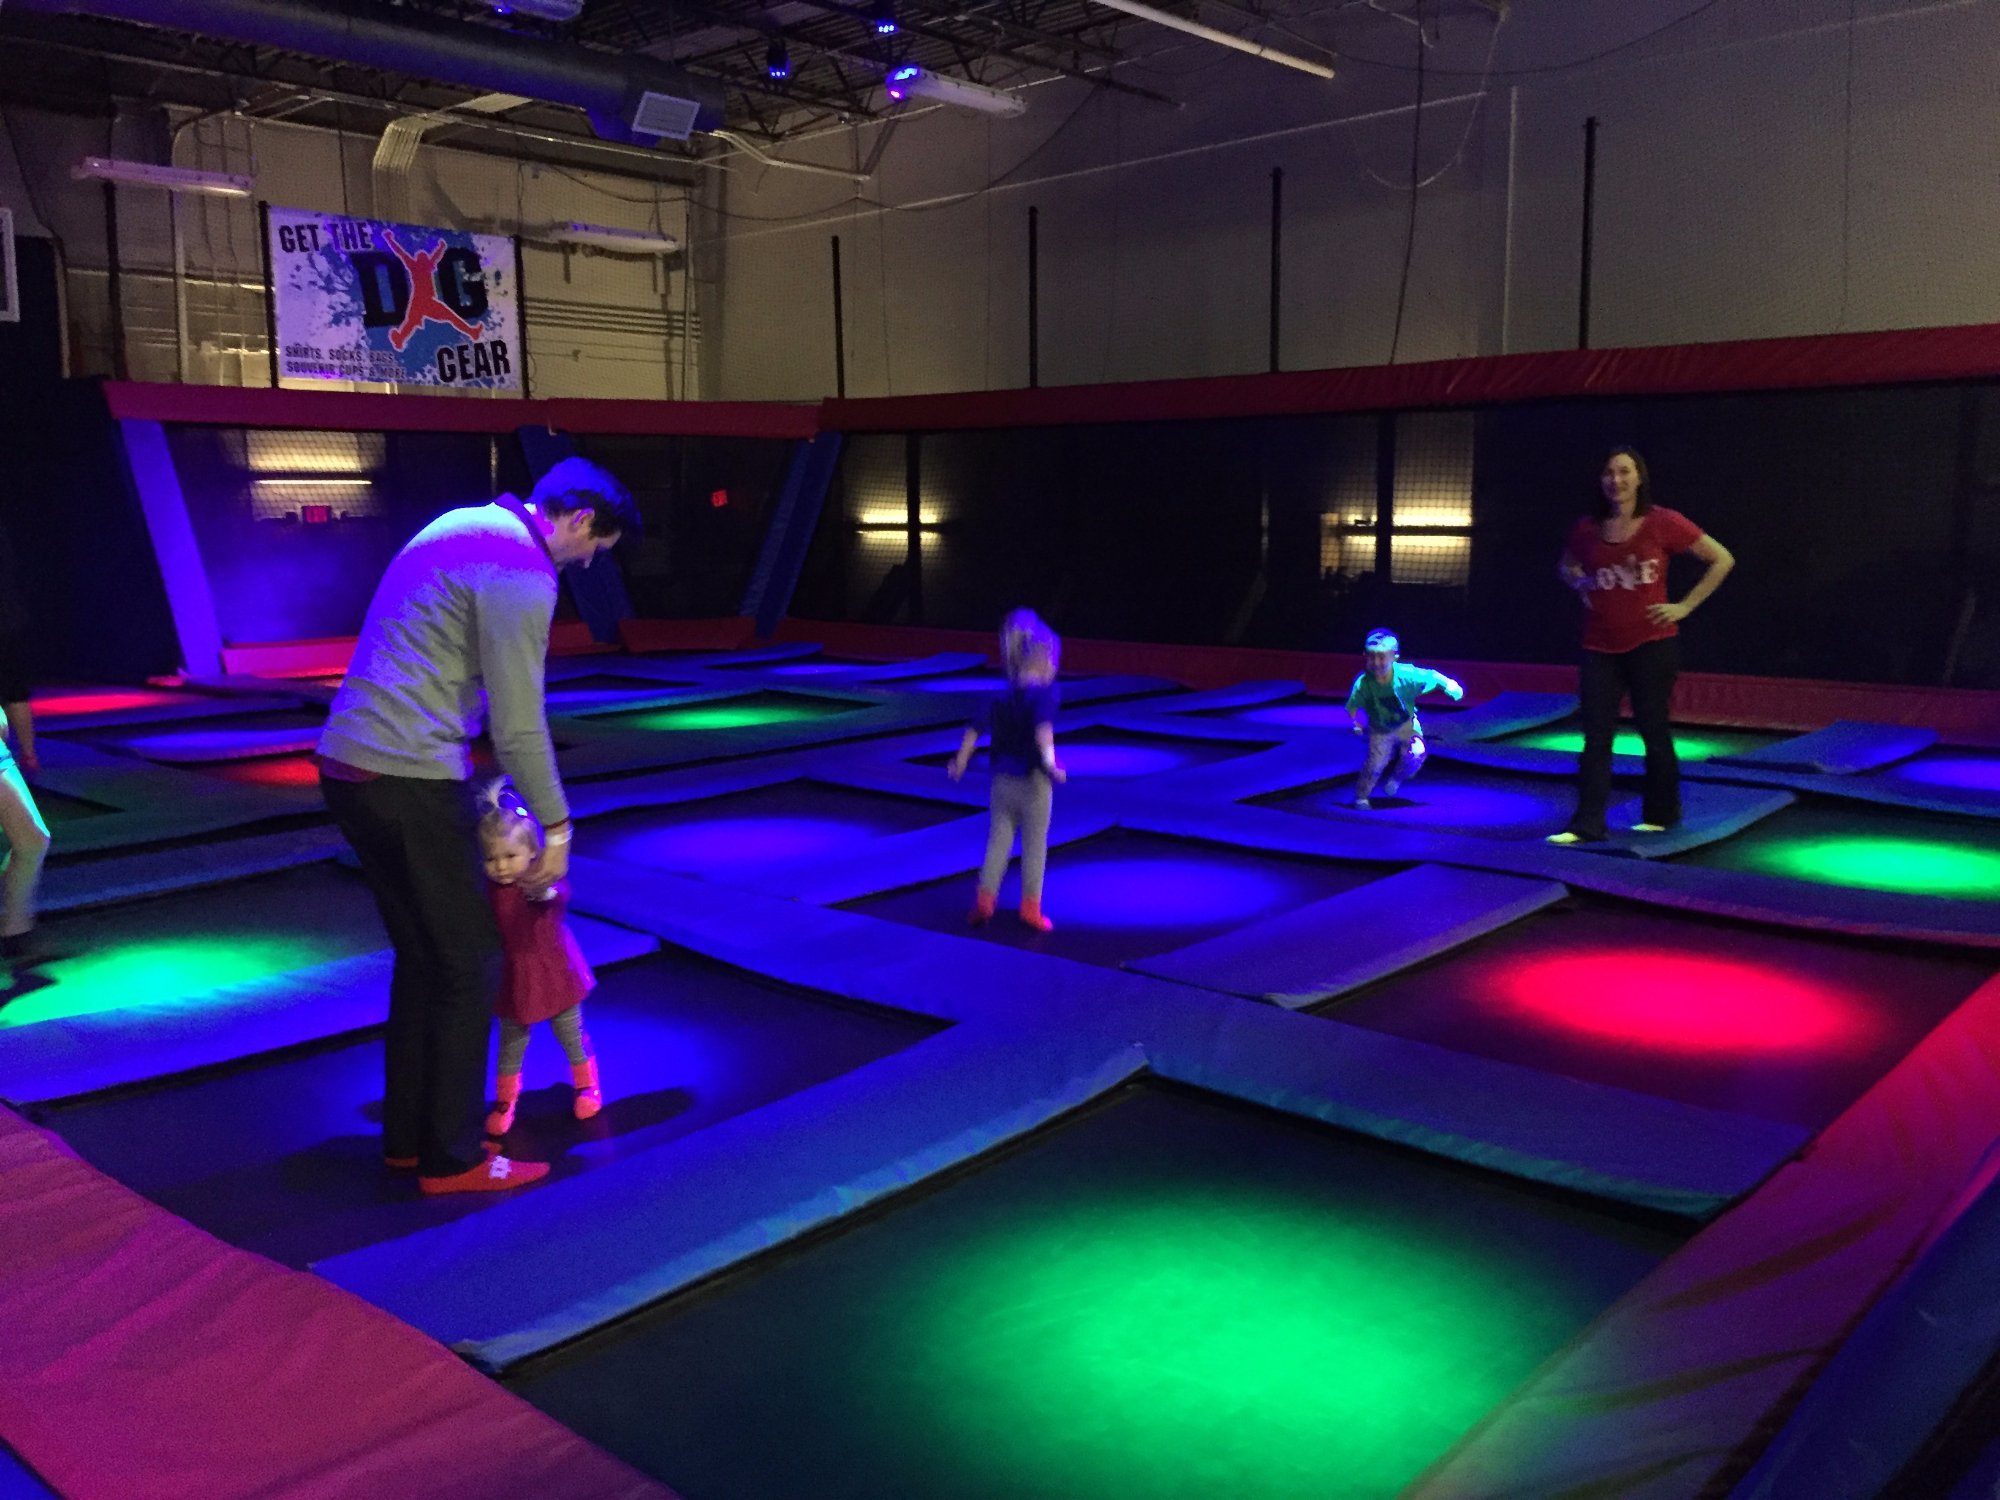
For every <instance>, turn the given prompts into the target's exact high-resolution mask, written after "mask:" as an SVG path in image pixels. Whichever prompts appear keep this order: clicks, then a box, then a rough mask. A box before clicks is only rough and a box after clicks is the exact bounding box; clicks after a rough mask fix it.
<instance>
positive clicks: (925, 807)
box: [584, 781, 968, 876]
mask: <svg viewBox="0 0 2000 1500" xmlns="http://www.w3.org/2000/svg"><path fill="white" fill-rule="evenodd" d="M967 812H968V809H966V808H965V807H962V806H956V805H954V804H952V803H948V802H926V801H924V800H922V799H920V798H916V797H898V796H892V795H890V794H887V793H881V792H864V791H857V790H854V789H852V788H849V787H840V786H832V785H829V784H827V783H825V782H817V781H787V782H780V783H778V784H776V785H774V786H765V787H757V788H755V789H754V790H751V791H745V792H730V793H727V794H725V795H723V796H719V797H700V798H695V799H693V800H691V801H686V802H671V803H659V804H654V805H650V806H643V807H631V808H625V809H623V810H621V811H618V812H611V813H601V814H599V815H597V816H595V817H591V818H587V819H585V821H584V830H585V834H586V836H587V837H588V838H589V840H590V847H591V851H592V853H593V854H594V855H597V856H600V857H602V858H604V859H608V860H614V861H617V862H620V863H623V864H633V865H644V866H646V867H648V868H651V869H655V870H671V871H673V872H675V873H677V874H687V875H711V876H714V875H728V874H730V873H732V872H735V871H740V870H744V869H748V868H750V867H752V866H754V865H760V864H765V863H768V862H770V861H773V860H782V859H803V858H807V857H809V856H813V855H831V854H837V853H839V852H840V851H842V850H846V849H859V848H861V847H862V846H863V845H864V844H867V843H869V842H871V841H873V840H875V839H878V838H886V837H888V836H890V835H892V834H898V833H908V832H911V831H912V830H914V829H918V828H929V827H931V826H933V825H935V824H938V823H948V822H951V821H953V820H955V819H960V818H963V817H965V816H966V815H967Z"/></svg>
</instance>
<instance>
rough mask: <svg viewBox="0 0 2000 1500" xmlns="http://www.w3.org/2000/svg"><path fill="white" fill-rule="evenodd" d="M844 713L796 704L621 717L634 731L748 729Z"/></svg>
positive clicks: (705, 706) (842, 708) (715, 706)
mask: <svg viewBox="0 0 2000 1500" xmlns="http://www.w3.org/2000/svg"><path fill="white" fill-rule="evenodd" d="M845 712H847V705H845V704H840V705H829V706H828V707H826V708H820V707H819V706H817V705H806V704H797V703H699V704H692V705H690V706H688V707H686V708H661V709H655V710H653V711H652V712H651V713H642V714H628V715H621V718H622V721H623V722H624V723H627V724H630V725H631V726H632V727H633V728H635V729H663V730H688V729H748V728H752V727H754V726H756V725H759V724H795V723H800V722H803V721H805V720H810V719H826V718H831V717H832V716H833V715H835V714H840V713H845Z"/></svg>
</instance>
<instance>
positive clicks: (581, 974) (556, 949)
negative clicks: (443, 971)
mask: <svg viewBox="0 0 2000 1500" xmlns="http://www.w3.org/2000/svg"><path fill="white" fill-rule="evenodd" d="M486 889H487V893H488V895H489V896H491V898H492V901H493V919H494V921H496V922H498V923H499V924H500V947H501V951H502V952H503V953H504V954H505V955H506V959H507V966H506V973H505V975H504V977H503V978H502V979H501V981H500V1000H499V1003H498V1004H496V1005H495V1006H494V1007H493V1009H494V1012H495V1013H496V1014H497V1015H498V1016H499V1017H500V1019H501V1020H503V1021H513V1022H515V1023H516V1024H518V1025H521V1026H532V1025H534V1024H535V1023H536V1022H537V1021H546V1020H548V1019H549V1018H550V1017H552V1016H558V1015H561V1014H562V1013H563V1012H564V1011H566V1010H568V1009H569V1008H570V1007H571V1006H572V1005H575V1004H577V1003H578V1002H579V1001H581V1000H582V999H583V997H584V996H585V995H588V994H589V993H590V992H591V990H592V988H593V987H594V986H595V985H596V984H597V979H596V977H595V976H594V975H592V974H591V972H590V965H589V964H587V963H585V962H584V961H583V950H582V949H580V948H578V947H577V945H576V938H575V937H574V936H572V935H571V933H570V930H569V924H568V923H567V922H565V921H564V920H563V915H564V913H566V912H567V911H568V910H569V882H568V881H566V880H563V881H558V882H557V883H556V884H555V885H554V886H553V887H552V888H551V889H550V892H549V896H548V899H547V900H545V901H533V900H530V899H529V897H528V893H527V891H525V890H524V889H522V888H521V887H520V886H518V885H494V884H492V883H491V882H488V884H487V887H486Z"/></svg>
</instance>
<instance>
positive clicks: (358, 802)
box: [320, 776, 501, 1177]
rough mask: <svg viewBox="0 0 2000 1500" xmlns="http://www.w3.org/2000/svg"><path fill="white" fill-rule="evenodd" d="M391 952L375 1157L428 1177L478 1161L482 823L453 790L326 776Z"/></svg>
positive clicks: (488, 1002)
mask: <svg viewBox="0 0 2000 1500" xmlns="http://www.w3.org/2000/svg"><path fill="white" fill-rule="evenodd" d="M320 790H321V791H322V792H323V793H324V794H325V796H326V805H327V808H328V810H329V811H331V812H332V814H333V819H334V822H336V823H337V824H339V825H340V831H341V832H342V833H343V834H345V835H346V837H347V842H348V843H349V844H351V845H352V846H353V848H354V852H355V854H356V855H357V856H358V857H359V858H360V860H361V870H362V873H363V874H365V875H366V876H367V877H368V884H369V885H370V886H371V887H372V888H373V889H374V892H375V905H376V907H377V908H378V909H379V910H380V911H381V913H382V924H383V925H384V926H385V927H387V928H388V929H389V942H390V944H391V946H393V947H394V948H395V950H396V972H395V978H394V980H393V981H391V983H390V986H389V1031H388V1036H387V1039H386V1041H387V1058H386V1061H387V1068H386V1074H387V1078H386V1087H385V1092H384V1094H383V1103H382V1153H383V1155H385V1156H414V1157H415V1158H417V1170H418V1171H419V1172H420V1173H422V1174H423V1175H424V1176H426V1177H446V1176H450V1175H452V1174H453V1173H457V1172H463V1171H466V1170H467V1169H468V1168H471V1167H475V1166H478V1165H479V1163H480V1162H482V1161H484V1160H485V1159H486V1158H485V1150H484V1148H483V1146H482V1144H481V1141H482V1137H483V1135H484V1133H485V1125H484V1120H485V1114H486V1048H487V1042H488V1039H489V1038H490V1037H491V1035H492V1029H493V1004H494V1000H495V999H496V998H497V996H498V995H499V991H500V973H501V960H500V933H499V929H498V928H497V927H496V926H495V924H494V920H493V908H492V905H491V904H490V902H489V900H488V898H487V894H486V879H485V875H484V873H483V872H482V870H481V868H480V855H479V836H478V814H477V812H476V811H475V809H474V807H473V800H472V791H471V788H470V787H468V786H467V785H466V784H465V783H464V782H459V781H418V780H415V779H413V778H411V777H407V776H378V777H375V778H374V779H372V780H368V781H344V780H335V779H333V778H332V777H322V778H321V780H320Z"/></svg>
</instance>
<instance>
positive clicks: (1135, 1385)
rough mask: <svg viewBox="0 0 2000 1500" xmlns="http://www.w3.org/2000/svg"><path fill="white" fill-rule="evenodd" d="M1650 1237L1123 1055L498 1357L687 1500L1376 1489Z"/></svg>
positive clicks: (1429, 1454)
mask: <svg viewBox="0 0 2000 1500" xmlns="http://www.w3.org/2000/svg"><path fill="white" fill-rule="evenodd" d="M1680 1238H1681V1232H1680V1231H1676V1230H1674V1229H1670V1228H1668V1227H1665V1226H1664V1225H1662V1224H1659V1223H1655V1222H1652V1221H1650V1220H1648V1219H1645V1218H1643V1217H1641V1216H1638V1215H1636V1214H1631V1215H1628V1214H1621V1213H1619V1212H1615V1211H1610V1210H1606V1209H1603V1208H1601V1207H1598V1206H1595V1205H1590V1204H1586V1203H1584V1202H1582V1201H1581V1200H1574V1199H1571V1198H1569V1197H1567V1196H1565V1195H1562V1194H1559V1193H1556V1192H1553V1191H1547V1190H1541V1189H1535V1188H1529V1187H1525V1186H1522V1185H1520V1184H1518V1183H1515V1182H1511V1181H1507V1180H1503V1179H1500V1178H1498V1177H1494V1176H1491V1175H1489V1174H1485V1173H1481V1172H1478V1171H1476V1170H1472V1169H1468V1168H1461V1167H1457V1166H1452V1165H1446V1164H1443V1163H1440V1162H1438V1161H1436V1160H1433V1159H1430V1158H1426V1157H1422V1156H1419V1155H1417V1154H1415V1153H1411V1152H1407V1151H1404V1150H1402V1149H1400V1148H1396V1147H1392V1146H1387V1145H1383V1144H1380V1143H1378V1142H1374V1141H1369V1140H1364V1139H1362V1138H1359V1137H1355V1136H1348V1135H1344V1134H1340V1133H1338V1132H1335V1131H1332V1130H1328V1129H1324V1128H1320V1127H1315V1126H1312V1125H1308V1124H1304V1123H1301V1122H1298V1121H1295V1120H1290V1119H1287V1118H1284V1117H1281V1116H1278V1115H1274V1114H1267V1113H1264V1112H1262V1111H1258V1110H1254V1109H1251V1108H1248V1107H1242V1106H1236V1105H1231V1104H1227V1103H1223V1102H1220V1101H1217V1100H1215V1099H1214V1098H1212V1097H1210V1096H1204V1095H1198V1094H1194V1093H1191V1092H1187V1091H1182V1090H1178V1089H1174V1088H1171V1087H1168V1086H1164V1085H1159V1084H1139V1085H1133V1086H1129V1087H1127V1088H1126V1089H1123V1090H1121V1091H1119V1092H1117V1093H1116V1094H1114V1095H1113V1096H1111V1097H1110V1098H1109V1099H1108V1100H1107V1101H1105V1102H1103V1103H1101V1104H1099V1105H1097V1106H1095V1107H1093V1108H1090V1109H1087V1110H1085V1111H1083V1112H1081V1113H1078V1114H1074V1115H1071V1116H1069V1117H1067V1118H1064V1119H1061V1120H1058V1121H1057V1122H1055V1123H1054V1124H1053V1125H1051V1126H1049V1127H1047V1128H1045V1129H1044V1130H1043V1131H1041V1132H1039V1133H1037V1134H1036V1135H1033V1136H1031V1137H1029V1138H1027V1139H1026V1140H1025V1141H1023V1142H1020V1143H1017V1144H1015V1145H1014V1146H1012V1147H1011V1148H1007V1149H1003V1150H1002V1151H999V1152H997V1153H994V1154H992V1155H989V1156H987V1157H985V1158H982V1159H980V1160H978V1161H976V1162H974V1163H971V1164H969V1165H968V1166H967V1167H965V1168H962V1169H961V1170H960V1171H958V1172H957V1173H955V1174H953V1175H952V1176H951V1177H949V1178H948V1179H947V1180H945V1181H943V1182H942V1183H941V1184H933V1185H931V1186H929V1187H927V1188H924V1189H918V1190H916V1191H913V1192H909V1193H906V1194H903V1195H901V1196H899V1197H898V1198H895V1199H892V1200H890V1201H889V1202H888V1204H887V1205H886V1206H884V1207H881V1208H878V1209H877V1210H875V1211H872V1212H870V1213H867V1214H865V1215H861V1216H858V1217H857V1218H850V1219H849V1220H847V1221H845V1222H843V1223H842V1224H841V1225H839V1226H836V1227H834V1228H832V1229H830V1230H828V1231H826V1232H824V1233H822V1234H820V1235H817V1236H813V1237H809V1238H808V1239H806V1240H803V1241H799V1242H795V1243H794V1244H792V1245H790V1246H787V1247H785V1248H783V1249H780V1250H777V1251H774V1252H771V1253H769V1254H767V1255H765V1256H762V1257H760V1258H758V1259H757V1260H756V1261H754V1262H751V1263H749V1264H747V1265H745V1266H742V1267H739V1268H738V1270H737V1271H735V1272H734V1273H732V1274H729V1275H726V1276H724V1277H721V1278H719V1279H717V1280H715V1281H713V1282H711V1283H710V1284H709V1285H707V1286H706V1287H702V1288H697V1289H695V1290H693V1291H691V1292H689V1293H687V1294H684V1295H682V1296H679V1297H675V1298H671V1299H668V1300H666V1301H664V1302H662V1303H658V1304H655V1305H654V1306H653V1307H651V1308H649V1309H647V1310H645V1311H644V1312H642V1313H640V1314H638V1315H637V1316H635V1317H633V1318H630V1319H628V1320H626V1321H625V1322H623V1323H621V1324H618V1325H616V1326H614V1327H612V1328H609V1329H606V1330H603V1331H600V1332H598V1333H596V1334H593V1335H590V1336H587V1337H585V1338H583V1339H582V1340H579V1341H578V1342H576V1343H574V1344H573V1345H571V1346H569V1347H567V1348H565V1349H562V1350H558V1351H556V1352H554V1353H552V1354H550V1355H548V1356H545V1357H543V1358H541V1359H538V1360H533V1361H529V1362H528V1363H526V1364H524V1365H522V1366H520V1367H517V1369H516V1371H515V1372H514V1373H513V1374H512V1375H511V1376H510V1377H509V1378H508V1379H507V1382H506V1383H507V1384H508V1385H509V1386H510V1387H511V1388H512V1389H514V1390H515V1391H516V1392H517V1393H518V1394H520V1395H522V1396H524V1397H526V1398H527V1399H528V1400H529V1401H530V1402H532V1403H533V1404H534V1405H536V1406H538V1407H540V1408H541V1409H542V1410H544V1411H545V1412H548V1413H549V1414H551V1415H552V1416H554V1417H555V1418H556V1419H557V1420H559V1421H561V1422H563V1423H564V1424H566V1425H567V1426H570V1427H572V1428H574V1429H575V1430H576V1431H578V1432H580V1433H582V1434H583V1435H584V1436H586V1437H588V1438H590V1439H592V1440H593V1441H595V1442H597V1443H598V1444H599V1445H601V1446H603V1447H605V1448H607V1449H609V1450H610V1451H611V1452H613V1453H615V1454H617V1455H618V1456H620V1457H622V1458H624V1459H625V1460H626V1461H627V1462H629V1463H631V1464H633V1465H635V1466H636V1467H638V1468H640V1469H642V1470H644V1471H645V1472H647V1473H649V1474H652V1475H654V1476H656V1477H658V1478H660V1479H661V1480H663V1481H665V1482H666V1483H668V1484H669V1485H672V1486H673V1487H674V1488H675V1489H677V1490H678V1491H679V1492H680V1493H682V1494H683V1495H685V1496H686V1497H687V1500H798V1497H801V1496H807V1495H810V1496H813V1497H814V1500H845V1497H854V1500H861V1497H868V1500H875V1497H880V1496H887V1495H896V1496H910V1497H930V1496H951V1497H953V1500H988V1497H992V1500H1000V1497H1006V1500H1016V1497H1019V1496H1024V1495H1034V1496H1039V1497H1046V1500H1069V1497H1074V1500H1102V1497H1105V1496H1111V1495H1116V1496H1119V1497H1120V1500H1168V1497H1173V1500H1182V1497H1186V1496H1190V1495H1202V1494H1217V1495H1222V1494H1226V1495H1230V1496H1233V1497H1240V1500H1326V1497H1329V1496H1339V1495H1356V1496H1360V1495H1371V1496H1372V1495H1389V1494H1393V1493H1395V1492H1396V1491H1397V1490H1398V1489H1399V1488H1400V1487H1402V1486H1403V1485H1404V1484H1406V1483H1407V1482H1408V1481H1409V1480H1411V1479H1412V1478H1414V1477H1415V1476H1416V1475H1417V1474H1418V1473H1419V1472H1421V1471H1422V1470H1423V1469H1424V1468H1425V1467H1426V1466H1427V1465H1428V1464H1429V1463H1431V1462H1432V1461H1433V1460H1435V1459H1436V1458H1437V1457H1438V1456H1439V1455H1440V1454H1441V1453H1442V1452H1443V1451H1444V1450H1445V1449H1446V1448H1447V1447H1449V1446H1450V1445H1451V1444H1452V1443H1453V1441H1454V1440H1456V1439H1457V1438H1458V1437H1459V1436H1460V1435H1461V1434H1463V1433H1464V1432H1465V1431H1466V1429H1468V1428H1469V1427H1471V1426H1472V1425H1473V1424H1474V1423H1476V1422H1478V1421H1479V1419H1480V1418H1481V1417H1482V1416H1484V1415H1485V1414H1486V1413H1487V1412H1488V1411H1489V1410H1491V1409H1492V1408H1493V1407H1494V1406H1495V1405H1496V1404H1497V1403H1499V1402H1500V1401H1502V1400H1503V1399H1504V1398H1505V1397H1506V1396H1507V1395H1508V1394H1509V1393H1510V1392H1511V1391H1512V1390H1513V1389H1514V1388H1515V1387H1516V1386H1518V1385H1519V1384H1520V1383H1521V1382H1522V1381H1523V1380H1525V1379H1526V1377H1527V1376H1528V1375H1529V1374H1530V1373H1531V1372H1532V1371H1534V1369H1535V1368H1536V1367H1537V1366H1538V1365H1539V1364H1540V1363H1541V1362H1542V1361H1543V1360H1544V1359H1546V1358H1547V1357H1548V1356H1549V1355H1550V1354H1552V1353H1553V1352H1555V1351H1556V1350H1557V1349H1559V1348H1561V1347H1562V1346H1563V1345H1564V1344H1566V1343H1567V1342H1568V1341H1569V1340H1570V1339H1571V1338H1573V1337H1574V1336H1575V1335H1576V1334H1577V1333H1578V1332H1579V1331H1580V1330H1581V1329H1582V1328H1583V1327H1584V1326H1585V1325H1586V1324H1587V1323H1588V1322H1589V1321H1590V1320H1591V1319H1592V1318H1593V1317H1595V1316H1596V1315H1597V1314H1598V1313H1599V1312H1601V1311H1602V1310H1603V1309H1604V1308H1605V1307H1606V1306H1607V1305H1608V1304H1609V1303H1611V1302H1612V1301H1614V1300H1615V1299H1616V1298H1618V1297H1619V1296H1620V1295H1621V1294H1623V1293H1624V1292H1625V1291H1626V1290H1627V1289H1629V1288H1630V1287H1631V1286H1632V1285H1633V1284H1634V1283H1635V1282H1636V1281H1637V1280H1638V1279H1639V1278H1640V1277H1641V1276H1642V1275H1644V1274H1645V1273H1646V1272H1647V1271H1649V1270H1651V1269H1652V1268H1653V1267H1654V1266H1655V1265H1656V1264H1658V1263H1659V1261H1661V1260H1662V1259H1663V1258H1664V1257H1665V1256H1667V1255H1668V1254H1669V1253H1671V1252H1672V1250H1673V1249H1674V1248H1675V1247H1676V1246H1677V1244H1678V1243H1679V1242H1680Z"/></svg>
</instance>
